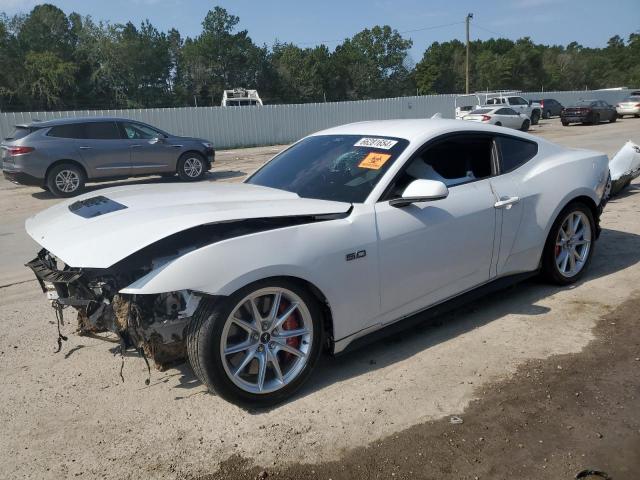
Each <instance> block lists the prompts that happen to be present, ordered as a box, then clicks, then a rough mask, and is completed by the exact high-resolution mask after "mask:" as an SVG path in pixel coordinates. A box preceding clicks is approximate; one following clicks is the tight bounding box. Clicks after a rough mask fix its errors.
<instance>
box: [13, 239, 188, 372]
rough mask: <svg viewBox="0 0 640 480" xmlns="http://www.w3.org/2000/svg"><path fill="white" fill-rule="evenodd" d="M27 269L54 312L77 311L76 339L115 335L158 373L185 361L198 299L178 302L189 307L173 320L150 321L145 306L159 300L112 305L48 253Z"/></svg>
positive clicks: (128, 299)
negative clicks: (108, 333)
mask: <svg viewBox="0 0 640 480" xmlns="http://www.w3.org/2000/svg"><path fill="white" fill-rule="evenodd" d="M25 266H27V267H28V268H30V269H31V270H32V271H33V273H34V274H35V276H36V279H37V280H38V283H39V284H40V287H41V288H42V291H43V292H44V293H45V294H46V295H47V298H48V299H49V300H50V301H51V303H52V306H53V307H54V309H56V310H57V311H59V312H60V311H62V310H63V309H65V308H67V307H73V308H74V309H76V310H77V322H78V324H77V332H76V333H78V334H79V335H92V334H96V333H102V332H111V333H114V334H116V335H117V336H118V337H119V339H120V341H121V344H122V345H123V348H124V349H126V348H133V349H135V350H137V351H138V352H139V353H140V354H142V355H143V356H145V357H150V358H152V359H153V360H154V362H155V364H156V367H157V368H158V369H160V370H164V369H165V368H166V367H168V366H169V365H172V364H175V363H177V362H180V361H182V360H184V359H185V358H186V346H185V340H186V331H187V327H188V325H189V323H190V320H191V315H192V314H193V311H195V308H196V306H197V304H198V302H199V297H195V296H192V295H191V294H186V293H185V294H184V295H185V297H186V298H184V299H178V301H180V300H182V301H183V303H184V304H185V305H186V307H187V308H185V310H184V311H181V312H177V311H176V314H175V316H174V317H173V318H163V319H162V318H158V317H151V318H150V317H149V315H147V314H146V312H148V308H147V309H145V308H143V306H142V305H147V306H148V305H149V303H150V302H151V303H152V304H153V301H154V300H155V298H156V297H158V296H157V295H143V296H137V297H138V298H136V296H135V295H122V294H115V295H114V296H113V297H112V298H110V299H107V298H104V297H103V296H102V295H101V294H100V291H99V290H97V288H98V287H96V285H94V284H92V283H91V281H90V278H89V277H90V275H87V272H85V271H83V270H82V269H75V268H69V267H67V266H65V267H64V268H63V269H59V268H58V267H57V266H56V265H55V264H54V259H53V258H52V257H51V256H50V254H49V252H47V251H46V250H45V249H43V250H41V251H40V252H39V253H38V256H37V257H36V258H34V259H33V260H31V261H30V262H28V263H27V264H26V265H25ZM167 295H174V296H178V295H183V293H181V292H176V293H171V294H167ZM140 297H145V298H140ZM149 297H152V298H149ZM60 337H61V338H62V337H63V336H62V334H60Z"/></svg>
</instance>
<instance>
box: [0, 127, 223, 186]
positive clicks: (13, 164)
mask: <svg viewBox="0 0 640 480" xmlns="http://www.w3.org/2000/svg"><path fill="white" fill-rule="evenodd" d="M0 151H1V153H2V173H3V174H4V176H5V178H7V179H8V180H10V181H12V182H14V183H19V184H22V185H36V186H39V187H42V188H44V189H45V190H49V191H51V193H53V194H54V195H57V196H60V197H71V196H73V195H76V194H78V193H80V192H81V191H82V190H83V188H84V184H85V182H87V181H103V180H111V179H115V178H126V177H134V176H143V175H154V174H161V175H163V176H171V175H176V174H177V175H178V176H179V177H180V178H181V179H182V180H183V181H194V180H200V179H201V178H202V177H204V175H205V174H206V172H207V171H208V170H209V169H210V168H211V164H212V163H213V161H214V158H215V151H214V149H213V145H212V144H211V143H210V142H208V141H207V140H202V139H198V138H189V137H177V136H175V135H171V134H169V133H167V132H163V131H162V130H160V129H158V128H155V127H152V126H150V125H147V124H145V123H142V122H137V121H134V120H127V119H123V118H104V117H92V118H86V117H85V118H65V119H58V120H51V121H46V122H32V123H28V124H24V125H16V130H15V132H14V133H13V135H12V136H11V137H9V138H7V139H5V140H4V141H3V142H2V144H0Z"/></svg>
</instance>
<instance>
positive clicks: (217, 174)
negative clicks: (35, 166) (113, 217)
mask: <svg viewBox="0 0 640 480" xmlns="http://www.w3.org/2000/svg"><path fill="white" fill-rule="evenodd" d="M246 175H247V173H246V172H243V171H240V170H213V171H209V172H207V174H206V175H205V177H204V178H203V179H202V180H201V182H215V181H218V180H228V179H233V178H242V177H245V176H246ZM158 183H166V184H173V183H185V184H189V183H190V182H182V181H181V180H180V178H178V176H173V177H158V176H149V177H138V178H135V177H134V178H125V179H120V180H112V181H105V182H99V183H91V184H89V185H87V186H86V188H85V189H84V191H83V192H82V193H90V192H95V191H98V190H102V189H104V188H111V187H121V186H124V185H154V184H158ZM196 183H200V182H196ZM31 196H32V197H33V198H36V199H39V200H50V199H54V198H57V197H56V196H55V195H53V194H51V192H49V191H47V190H42V191H38V192H34V193H32V194H31ZM60 200H62V199H60Z"/></svg>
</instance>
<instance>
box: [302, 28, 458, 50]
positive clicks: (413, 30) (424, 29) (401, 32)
mask: <svg viewBox="0 0 640 480" xmlns="http://www.w3.org/2000/svg"><path fill="white" fill-rule="evenodd" d="M462 23H464V22H452V23H443V24H441V25H430V26H428V27H421V28H413V29H411V30H402V31H399V32H398V33H399V34H401V35H402V34H403V33H415V32H424V31H426V30H435V29H437V28H444V27H452V26H454V25H460V24H462ZM344 41H345V38H341V39H339V40H317V41H315V42H298V43H296V45H319V44H323V43H339V42H344Z"/></svg>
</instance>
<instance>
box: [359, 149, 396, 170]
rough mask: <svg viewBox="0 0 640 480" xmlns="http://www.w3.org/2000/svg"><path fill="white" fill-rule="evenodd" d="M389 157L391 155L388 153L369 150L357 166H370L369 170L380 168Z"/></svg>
mask: <svg viewBox="0 0 640 480" xmlns="http://www.w3.org/2000/svg"><path fill="white" fill-rule="evenodd" d="M390 158H391V155H389V154H388V153H376V152H371V153H369V155H367V156H366V157H364V160H362V161H361V162H360V163H359V164H358V167H360V168H370V169H371V170H380V168H381V167H382V166H383V165H384V164H385V163H387V160H389V159H390Z"/></svg>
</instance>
